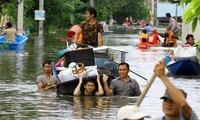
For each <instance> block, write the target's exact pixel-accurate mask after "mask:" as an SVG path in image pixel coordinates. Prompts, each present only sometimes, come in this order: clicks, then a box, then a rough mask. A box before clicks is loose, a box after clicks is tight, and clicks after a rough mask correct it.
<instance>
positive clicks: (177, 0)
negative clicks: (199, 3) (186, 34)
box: [174, 0, 179, 21]
mask: <svg viewBox="0 0 200 120" xmlns="http://www.w3.org/2000/svg"><path fill="white" fill-rule="evenodd" d="M174 2H175V3H176V14H175V15H176V21H178V17H177V16H178V4H179V0H174Z"/></svg>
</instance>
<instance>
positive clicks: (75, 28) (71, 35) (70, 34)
mask: <svg viewBox="0 0 200 120" xmlns="http://www.w3.org/2000/svg"><path fill="white" fill-rule="evenodd" d="M78 29H81V28H80V26H79V25H74V26H72V27H71V28H70V30H69V32H68V33H67V37H68V38H74V36H75V34H76V32H77V31H78Z"/></svg>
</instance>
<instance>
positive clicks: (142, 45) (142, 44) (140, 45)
mask: <svg viewBox="0 0 200 120" xmlns="http://www.w3.org/2000/svg"><path fill="white" fill-rule="evenodd" d="M138 48H139V49H147V48H148V44H147V42H142V41H141V40H140V41H139V43H138Z"/></svg>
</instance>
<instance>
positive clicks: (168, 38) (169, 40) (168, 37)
mask: <svg viewBox="0 0 200 120" xmlns="http://www.w3.org/2000/svg"><path fill="white" fill-rule="evenodd" d="M162 46H163V47H173V46H174V40H173V32H172V31H171V27H167V29H166V32H165V39H164V43H163V44H162Z"/></svg>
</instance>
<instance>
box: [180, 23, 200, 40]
mask: <svg viewBox="0 0 200 120" xmlns="http://www.w3.org/2000/svg"><path fill="white" fill-rule="evenodd" d="M187 34H193V35H194V38H195V42H197V40H198V39H199V38H200V22H199V23H198V24H197V27H196V30H195V32H192V22H190V23H189V24H184V23H182V42H183V43H185V42H186V40H185V37H186V36H187Z"/></svg>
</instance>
